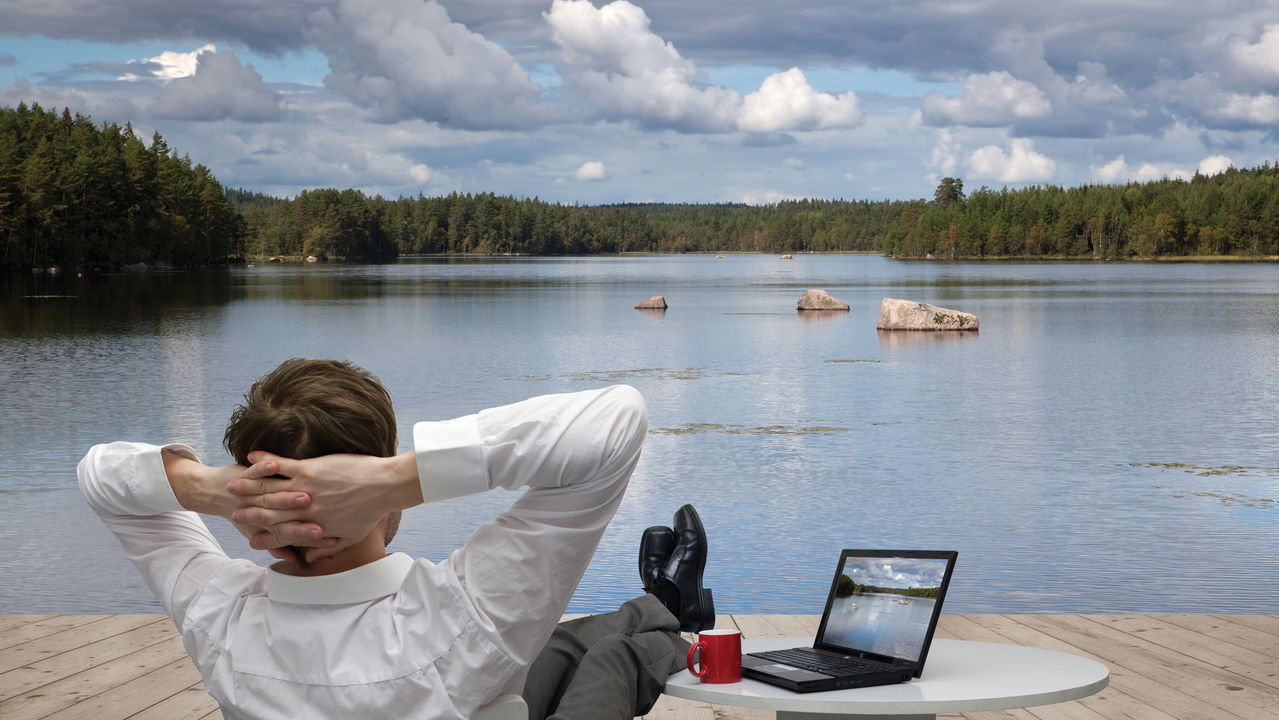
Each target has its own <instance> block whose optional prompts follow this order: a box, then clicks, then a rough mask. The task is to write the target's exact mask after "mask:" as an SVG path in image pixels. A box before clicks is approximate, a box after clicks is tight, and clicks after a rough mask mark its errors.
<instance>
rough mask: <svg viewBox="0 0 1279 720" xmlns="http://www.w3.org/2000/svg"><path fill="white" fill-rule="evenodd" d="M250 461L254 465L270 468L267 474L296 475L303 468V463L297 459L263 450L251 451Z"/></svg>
mask: <svg viewBox="0 0 1279 720" xmlns="http://www.w3.org/2000/svg"><path fill="white" fill-rule="evenodd" d="M249 462H251V463H253V467H257V466H259V465H262V466H264V467H265V468H270V470H271V472H269V473H265V474H264V476H267V475H283V476H284V477H290V478H291V477H294V476H296V475H297V474H298V472H299V471H300V470H301V465H300V464H299V462H298V461H297V460H293V459H292V458H286V457H280V456H279V455H273V454H271V453H269V452H265V451H263V450H254V451H253V452H251V453H249Z"/></svg>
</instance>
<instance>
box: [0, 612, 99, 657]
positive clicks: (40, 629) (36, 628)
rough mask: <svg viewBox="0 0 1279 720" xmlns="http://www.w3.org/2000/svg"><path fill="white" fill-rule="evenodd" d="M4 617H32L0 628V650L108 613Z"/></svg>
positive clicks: (10, 616) (11, 616)
mask: <svg viewBox="0 0 1279 720" xmlns="http://www.w3.org/2000/svg"><path fill="white" fill-rule="evenodd" d="M4 617H5V618H25V617H29V618H34V619H33V620H32V621H31V622H28V623H14V624H12V625H9V626H8V627H7V628H0V650H3V649H5V648H10V647H13V646H14V645H19V644H22V643H25V642H30V641H32V640H38V639H39V638H42V637H45V636H48V635H53V634H54V633H60V632H62V631H63V630H69V629H70V628H73V627H80V626H82V625H85V624H88V623H91V622H98V621H100V620H102V619H103V618H106V617H109V616H108V615H5V616H4Z"/></svg>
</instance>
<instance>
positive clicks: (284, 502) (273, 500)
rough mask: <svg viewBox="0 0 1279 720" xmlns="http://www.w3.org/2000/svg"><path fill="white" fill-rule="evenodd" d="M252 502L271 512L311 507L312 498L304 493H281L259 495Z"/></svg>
mask: <svg viewBox="0 0 1279 720" xmlns="http://www.w3.org/2000/svg"><path fill="white" fill-rule="evenodd" d="M252 502H253V504H254V505H257V506H258V507H262V508H268V509H270V510H297V509H301V508H304V507H307V506H309V505H310V504H311V496H310V495H307V494H306V493H304V492H289V491H281V492H273V493H266V494H265V495H259V496H257V497H256V498H254V499H253V500H252Z"/></svg>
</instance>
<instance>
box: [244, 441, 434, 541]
mask: <svg viewBox="0 0 1279 720" xmlns="http://www.w3.org/2000/svg"><path fill="white" fill-rule="evenodd" d="M248 459H249V461H250V462H252V463H253V464H252V465H251V466H249V467H248V468H243V472H242V473H239V474H238V476H237V477H234V478H232V479H230V480H229V481H228V482H227V484H226V490H227V492H229V493H230V494H231V495H233V496H235V497H236V498H237V499H238V501H239V507H238V508H237V509H235V510H234V511H233V512H231V514H230V519H231V522H232V523H233V524H235V526H236V527H237V529H239V530H240V532H241V533H243V534H244V536H245V537H247V538H249V545H250V546H251V547H253V548H254V549H257V550H268V551H270V552H271V554H272V555H274V556H275V557H278V558H281V559H292V555H291V550H289V549H288V548H289V546H297V547H303V548H307V550H306V551H305V553H306V558H305V559H306V561H307V562H313V561H315V560H317V559H319V558H323V557H329V556H332V555H335V554H337V553H338V552H341V551H342V550H344V549H345V548H347V547H349V546H350V545H352V544H354V543H355V542H358V541H359V540H361V539H362V538H364V537H365V536H367V535H368V534H369V532H370V531H371V530H372V529H373V528H374V526H375V525H376V524H377V523H378V521H380V520H381V519H382V518H383V517H385V516H386V515H387V514H388V513H390V514H391V515H392V517H391V520H390V522H388V524H387V528H386V532H385V536H384V538H383V539H384V541H385V542H387V543H389V542H390V541H391V538H392V537H394V535H395V531H396V528H397V527H398V526H399V512H398V511H399V510H400V509H402V508H404V507H409V506H411V505H414V504H416V503H417V502H421V490H420V487H418V486H417V483H416V482H411V483H408V482H405V480H406V479H408V477H407V475H406V473H407V472H408V471H409V470H411V471H412V477H413V479H416V474H417V468H416V463H415V461H414V460H413V456H412V453H405V454H402V455H398V456H394V457H389V458H383V457H374V456H371V455H324V456H321V457H315V458H308V459H305V460H294V459H290V458H283V457H280V456H278V455H273V454H271V453H266V452H253V453H250V454H249V458H248ZM414 493H416V498H414Z"/></svg>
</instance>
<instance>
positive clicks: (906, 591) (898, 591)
mask: <svg viewBox="0 0 1279 720" xmlns="http://www.w3.org/2000/svg"><path fill="white" fill-rule="evenodd" d="M939 592H941V588H940V587H922V588H886V587H878V586H875V585H858V584H857V583H855V582H853V579H852V578H850V577H848V576H847V575H840V576H839V580H838V581H836V583H835V597H840V598H843V597H850V596H852V595H854V594H871V593H874V594H880V595H903V596H905V597H922V598H936V597H937V594H938V593H939Z"/></svg>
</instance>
